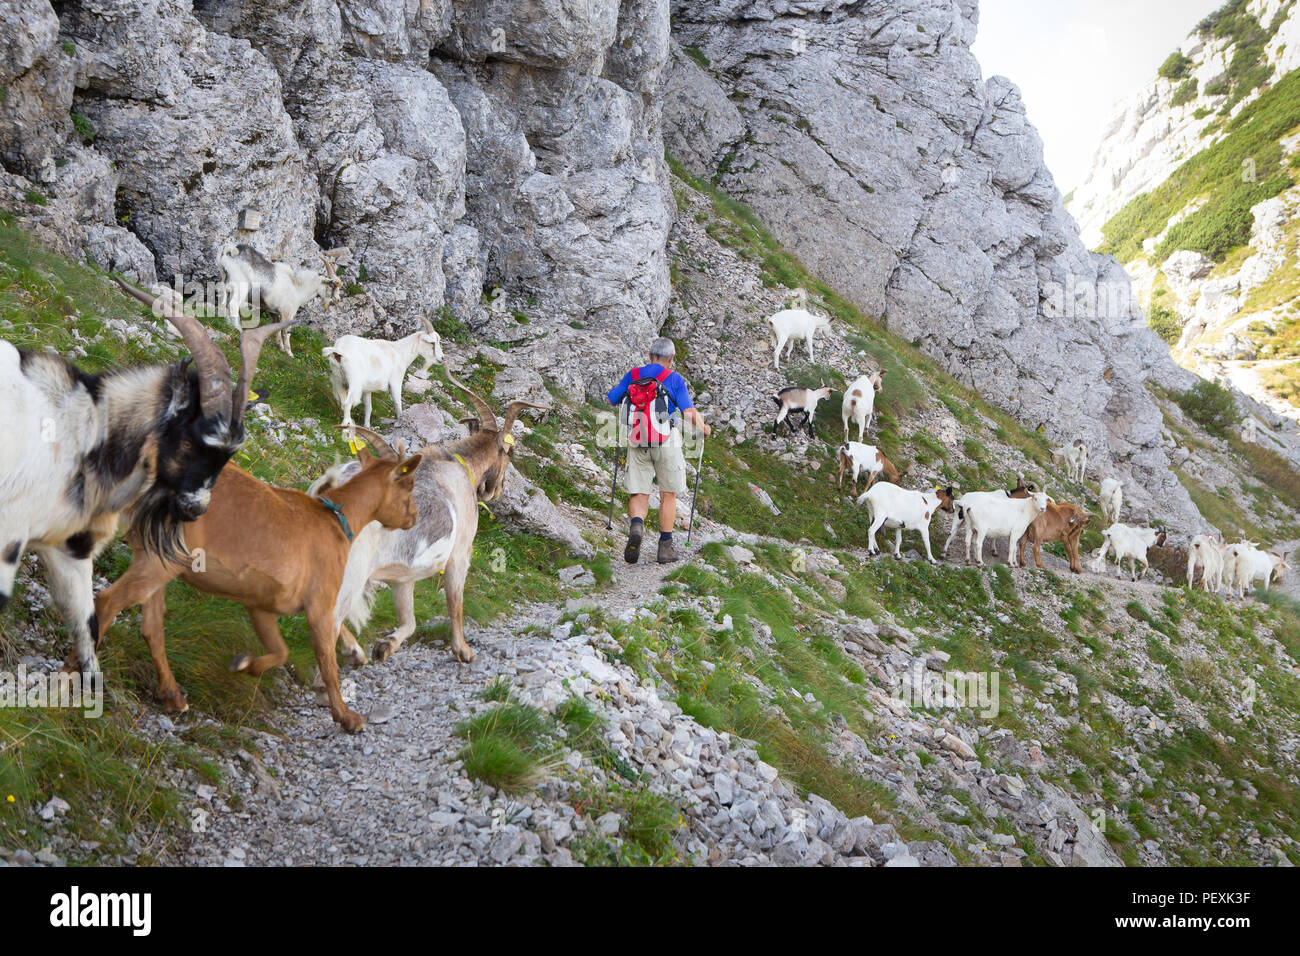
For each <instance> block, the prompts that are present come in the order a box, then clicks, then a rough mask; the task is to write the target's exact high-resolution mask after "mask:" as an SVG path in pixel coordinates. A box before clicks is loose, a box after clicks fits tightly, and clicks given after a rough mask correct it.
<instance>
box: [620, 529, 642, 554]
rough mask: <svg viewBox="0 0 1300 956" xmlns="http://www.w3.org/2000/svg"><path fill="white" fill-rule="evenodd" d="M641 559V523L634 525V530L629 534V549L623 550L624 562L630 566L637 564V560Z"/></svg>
mask: <svg viewBox="0 0 1300 956" xmlns="http://www.w3.org/2000/svg"><path fill="white" fill-rule="evenodd" d="M640 557H641V525H640V523H637V524H634V525H632V530H631V531H629V532H628V533H627V547H625V548H624V549H623V560H624V561H626V562H627V563H628V564H636V562H637V559H638V558H640Z"/></svg>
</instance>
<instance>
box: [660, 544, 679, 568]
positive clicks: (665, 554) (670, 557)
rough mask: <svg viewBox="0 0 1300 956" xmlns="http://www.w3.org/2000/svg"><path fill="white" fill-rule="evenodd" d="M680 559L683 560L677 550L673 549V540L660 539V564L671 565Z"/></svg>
mask: <svg viewBox="0 0 1300 956" xmlns="http://www.w3.org/2000/svg"><path fill="white" fill-rule="evenodd" d="M680 559H681V555H680V554H678V553H677V549H676V548H674V547H673V539H672V538H660V539H659V563H660V564H671V563H672V562H674V561H677V560H680Z"/></svg>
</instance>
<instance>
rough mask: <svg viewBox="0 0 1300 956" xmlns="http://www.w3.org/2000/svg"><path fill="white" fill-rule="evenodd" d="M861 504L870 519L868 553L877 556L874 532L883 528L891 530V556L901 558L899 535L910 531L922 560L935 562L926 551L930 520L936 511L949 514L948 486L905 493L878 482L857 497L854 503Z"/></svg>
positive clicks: (949, 494) (877, 548) (903, 489)
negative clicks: (916, 536)
mask: <svg viewBox="0 0 1300 956" xmlns="http://www.w3.org/2000/svg"><path fill="white" fill-rule="evenodd" d="M864 503H865V504H866V506H867V512H868V514H869V515H870V516H871V528H870V529H869V531H868V532H867V553H868V554H873V555H874V554H879V553H880V548H879V547H878V546H877V545H876V532H877V531H879V530H880V529H881V528H882V527H885V528H893V529H894V557H896V558H898V557H902V555H901V554H900V553H899V548H900V546H901V545H902V543H903V532H904V531H905V530H912V531H919V532H920V533H921V541H922V542H923V543H924V544H925V558H926V560H927V561H929V562H930V563H931V564H937V563H938V562H937V561H936V560H935V557H934V553H933V552H932V551H931V550H930V519H931V518H932V517H934V514H935V512H938V511H947V512H949V513H951V512H952V508H953V501H952V486H949V487H947V488H935V489H934V490H933V491H909V490H907V489H905V488H900V487H898V485H895V484H892V483H891V482H888V481H882V482H879V483H878V484H876V485H873V486H872V487H870V488H868V489H867V490H866V491H864V492H863V493H862V494H861V495H859V496H858V504H859V505H861V504H864Z"/></svg>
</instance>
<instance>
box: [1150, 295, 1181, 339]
mask: <svg viewBox="0 0 1300 956" xmlns="http://www.w3.org/2000/svg"><path fill="white" fill-rule="evenodd" d="M1147 325H1148V326H1150V328H1151V331H1152V332H1154V333H1155V334H1156V335H1158V336H1160V337H1161V338H1162V339H1164V340H1165V341H1166V342H1168V343H1169V344H1170V345H1173V344H1174V343H1175V342H1177V341H1178V338H1179V336H1181V335H1182V334H1183V325H1182V323H1181V322H1179V321H1178V316H1177V315H1176V314H1175V313H1174V310H1173V309H1171V308H1170V307H1169V306H1167V305H1165V304H1164V303H1162V302H1152V303H1151V305H1150V306H1149V307H1148V308H1147Z"/></svg>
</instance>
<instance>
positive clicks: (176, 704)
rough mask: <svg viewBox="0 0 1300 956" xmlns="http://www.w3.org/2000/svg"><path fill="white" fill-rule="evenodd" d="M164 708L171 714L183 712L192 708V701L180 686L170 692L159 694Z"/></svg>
mask: <svg viewBox="0 0 1300 956" xmlns="http://www.w3.org/2000/svg"><path fill="white" fill-rule="evenodd" d="M158 700H159V702H160V703H161V704H162V709H163V710H165V711H167V712H168V713H169V714H183V713H185V711H187V710H189V709H190V702H189V701H188V700H186V699H185V692H184V691H183V690H181V689H180V688H179V687H178V688H176V689H175V690H174V691H172V692H171V693H169V694H159V695H158Z"/></svg>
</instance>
